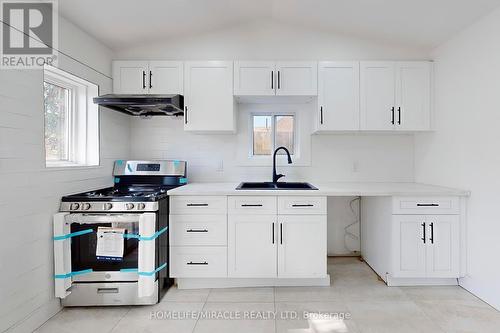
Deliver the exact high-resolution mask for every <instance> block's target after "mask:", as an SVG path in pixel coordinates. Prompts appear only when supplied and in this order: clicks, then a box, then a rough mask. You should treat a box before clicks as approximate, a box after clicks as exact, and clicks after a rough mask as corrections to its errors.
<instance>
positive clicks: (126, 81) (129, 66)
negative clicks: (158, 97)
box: [113, 61, 149, 94]
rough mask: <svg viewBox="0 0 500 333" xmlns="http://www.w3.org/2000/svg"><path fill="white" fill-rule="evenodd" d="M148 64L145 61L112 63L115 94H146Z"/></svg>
mask: <svg viewBox="0 0 500 333" xmlns="http://www.w3.org/2000/svg"><path fill="white" fill-rule="evenodd" d="M148 74H149V63H148V62H147V61H113V92H114V93H115V94H147V93H148V84H147V79H148Z"/></svg>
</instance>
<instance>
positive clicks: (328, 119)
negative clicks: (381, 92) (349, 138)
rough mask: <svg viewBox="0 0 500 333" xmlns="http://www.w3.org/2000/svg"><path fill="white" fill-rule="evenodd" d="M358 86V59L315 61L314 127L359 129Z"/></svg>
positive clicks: (345, 129)
mask: <svg viewBox="0 0 500 333" xmlns="http://www.w3.org/2000/svg"><path fill="white" fill-rule="evenodd" d="M359 89H360V86H359V62H357V61H321V62H319V64H318V116H317V130H318V131H338V130H341V131H350V130H359V127H360V125H359Z"/></svg>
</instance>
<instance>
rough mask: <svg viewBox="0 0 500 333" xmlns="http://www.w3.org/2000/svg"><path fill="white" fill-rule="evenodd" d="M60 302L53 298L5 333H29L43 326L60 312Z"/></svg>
mask: <svg viewBox="0 0 500 333" xmlns="http://www.w3.org/2000/svg"><path fill="white" fill-rule="evenodd" d="M61 309H62V307H61V302H60V300H59V298H54V299H52V300H50V301H49V302H48V303H45V304H44V305H42V306H41V307H39V308H38V309H36V310H35V311H33V312H32V313H31V314H30V315H29V316H28V317H26V318H25V319H23V320H22V321H20V322H19V323H17V324H16V325H14V326H12V327H10V328H9V329H7V331H5V332H6V333H31V332H33V331H34V330H36V329H37V328H39V327H40V326H42V325H43V323H45V322H46V321H47V320H49V319H50V318H52V317H53V316H54V315H55V314H56V313H58V312H59V311H61Z"/></svg>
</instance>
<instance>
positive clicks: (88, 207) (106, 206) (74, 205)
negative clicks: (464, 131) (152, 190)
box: [60, 202, 158, 212]
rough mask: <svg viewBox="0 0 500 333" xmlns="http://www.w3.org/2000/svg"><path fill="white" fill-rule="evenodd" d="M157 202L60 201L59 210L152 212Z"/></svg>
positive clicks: (156, 206)
mask: <svg viewBox="0 0 500 333" xmlns="http://www.w3.org/2000/svg"><path fill="white" fill-rule="evenodd" d="M157 210H158V202H61V209H60V211H61V212H154V211H157Z"/></svg>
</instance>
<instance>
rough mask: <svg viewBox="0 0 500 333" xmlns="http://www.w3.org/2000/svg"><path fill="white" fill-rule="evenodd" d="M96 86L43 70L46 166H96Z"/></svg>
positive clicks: (53, 68) (52, 68)
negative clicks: (94, 100) (94, 101)
mask: <svg viewBox="0 0 500 333" xmlns="http://www.w3.org/2000/svg"><path fill="white" fill-rule="evenodd" d="M98 93H99V87H98V86H97V85H96V84H94V83H91V82H89V81H87V80H84V79H82V78H79V77H77V76H75V75H73V74H70V73H67V72H65V71H62V70H60V69H58V68H55V67H52V66H45V67H44V79H43V98H44V110H45V165H46V166H47V167H72V166H95V165H99V112H98V107H97V106H96V105H95V104H94V103H93V98H94V97H96V96H97V95H98Z"/></svg>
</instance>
